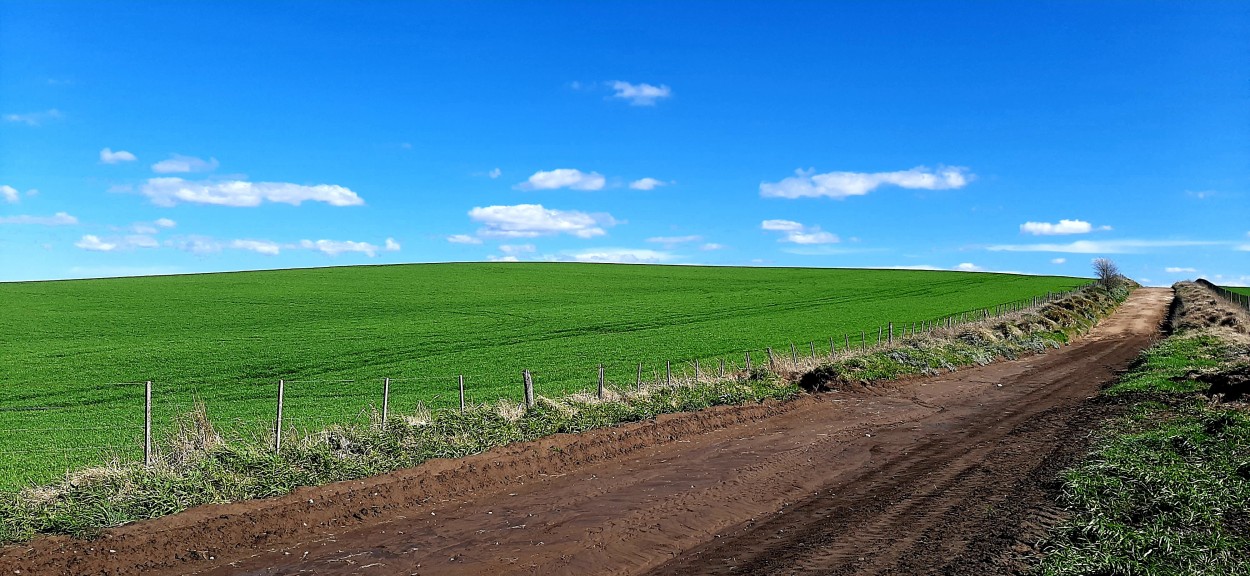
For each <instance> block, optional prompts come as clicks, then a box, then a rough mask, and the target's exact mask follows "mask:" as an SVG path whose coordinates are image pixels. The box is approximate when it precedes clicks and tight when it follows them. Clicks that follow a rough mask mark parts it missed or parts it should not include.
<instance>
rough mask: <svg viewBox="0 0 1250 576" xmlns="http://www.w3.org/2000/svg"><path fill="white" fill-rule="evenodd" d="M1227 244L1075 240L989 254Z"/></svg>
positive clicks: (1014, 247) (994, 248) (1018, 246)
mask: <svg viewBox="0 0 1250 576" xmlns="http://www.w3.org/2000/svg"><path fill="white" fill-rule="evenodd" d="M1222 244H1228V243H1227V242H1210V241H1205V240H1102V241H1095V240H1077V241H1076V242H1069V243H1067V244H995V245H992V246H987V247H986V248H985V249H986V250H989V251H991V252H1064V253H1069V254H1132V253H1139V252H1145V251H1149V250H1152V249H1165V248H1190V247H1195V246H1219V245H1222Z"/></svg>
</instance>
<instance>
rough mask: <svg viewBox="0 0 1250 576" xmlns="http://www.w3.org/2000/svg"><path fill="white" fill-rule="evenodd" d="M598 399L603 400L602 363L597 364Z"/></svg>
mask: <svg viewBox="0 0 1250 576" xmlns="http://www.w3.org/2000/svg"><path fill="white" fill-rule="evenodd" d="M599 399H600V400H603V364H600V365H599Z"/></svg>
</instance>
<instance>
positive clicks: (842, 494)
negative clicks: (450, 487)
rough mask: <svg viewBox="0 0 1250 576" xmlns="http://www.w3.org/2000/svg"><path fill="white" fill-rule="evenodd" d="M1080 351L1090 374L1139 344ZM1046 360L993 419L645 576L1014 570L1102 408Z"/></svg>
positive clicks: (1078, 377)
mask: <svg viewBox="0 0 1250 576" xmlns="http://www.w3.org/2000/svg"><path fill="white" fill-rule="evenodd" d="M1091 348H1093V349H1091V350H1090V351H1089V353H1090V354H1091V356H1093V358H1092V360H1093V361H1094V362H1092V363H1096V364H1094V365H1101V366H1105V367H1106V368H1107V369H1108V370H1107V371H1106V372H1107V373H1104V374H1102V375H1101V376H1102V378H1103V379H1109V378H1110V377H1111V374H1110V368H1112V367H1113V366H1116V365H1120V364H1123V363H1127V361H1128V358H1131V357H1132V356H1133V355H1135V354H1136V351H1137V350H1139V349H1140V346H1139V343H1137V342H1131V341H1120V342H1106V343H1095V344H1093V345H1091ZM1052 368H1053V369H1054V370H1056V371H1060V372H1066V373H1064V374H1063V375H1062V377H1061V379H1060V380H1059V381H1058V382H1056V383H1055V384H1054V385H1052V386H1049V387H1042V388H1039V389H1037V390H1036V391H1034V392H1033V393H1031V394H1030V395H1029V396H1028V397H1027V400H1026V401H1025V402H1023V403H1021V404H1020V405H1016V406H1013V407H1012V412H1011V414H1009V415H1007V416H1006V417H1004V418H1003V419H1002V420H1001V421H999V422H998V423H997V425H996V426H976V425H974V422H972V421H969V422H967V424H968V426H967V427H966V428H964V429H963V430H961V431H959V432H955V433H952V434H950V435H948V436H946V437H943V438H938V439H934V440H932V441H928V442H925V443H923V444H921V445H918V446H916V447H915V449H913V450H910V451H908V453H907V454H905V455H901V456H899V457H897V458H893V459H890V460H887V461H886V462H885V463H883V464H882V465H881V466H877V467H873V468H871V469H868V470H865V471H864V472H863V473H862V474H860V475H858V476H857V477H855V478H854V479H853V480H851V481H850V482H842V483H839V484H838V485H830V486H826V487H825V488H824V489H822V490H821V491H820V493H818V494H815V495H813V496H812V497H810V498H807V499H805V500H803V501H801V502H798V503H796V504H794V505H791V506H788V507H786V508H785V509H783V510H781V511H779V512H778V513H776V514H774V515H772V516H771V517H769V518H767V519H765V520H763V521H759V522H749V523H747V524H745V525H742V526H739V527H738V528H737V529H736V530H734V531H732V532H731V533H729V534H727V535H722V536H721V537H720V538H719V539H718V540H714V541H713V542H712V543H709V544H706V545H704V546H702V547H699V548H697V549H695V550H692V551H689V552H687V553H686V554H683V555H682V557H680V558H677V559H675V560H673V561H670V562H669V563H667V564H665V565H664V566H661V567H660V568H658V569H656V570H653V571H652V572H651V574H654V575H670V574H671V575H676V574H682V575H688V574H835V575H840V574H1009V573H1014V572H1016V571H1017V570H1018V569H1019V566H1020V563H1021V558H1022V557H1024V555H1026V554H1027V553H1028V551H1029V550H1030V547H1031V546H1032V545H1033V544H1034V543H1035V542H1036V539H1037V538H1040V535H1041V534H1042V533H1044V530H1045V528H1047V527H1049V526H1050V525H1053V523H1054V522H1055V521H1057V520H1058V519H1059V518H1060V516H1059V514H1058V513H1057V511H1056V510H1054V509H1053V507H1051V506H1049V505H1048V503H1049V502H1052V501H1053V500H1051V498H1052V497H1053V493H1054V488H1055V486H1054V483H1053V479H1054V476H1055V474H1057V473H1058V471H1059V470H1061V469H1062V466H1064V465H1065V464H1066V463H1068V462H1071V461H1072V460H1073V459H1074V458H1075V457H1076V456H1077V455H1079V454H1082V453H1083V451H1084V450H1085V448H1086V447H1087V444H1088V442H1087V438H1088V437H1089V435H1090V434H1089V430H1091V429H1092V428H1093V427H1095V426H1096V425H1097V424H1098V423H1099V422H1101V421H1102V419H1103V417H1104V415H1105V414H1107V413H1108V412H1109V409H1108V408H1106V407H1102V406H1101V404H1100V403H1098V402H1094V401H1090V400H1087V397H1088V396H1090V395H1092V394H1093V393H1094V392H1096V390H1097V388H1098V384H1099V382H1098V381H1096V380H1095V381H1091V376H1095V375H1091V374H1089V373H1087V372H1078V371H1064V370H1063V367H1062V366H1055V367H1052ZM1029 377H1030V378H1035V377H1043V378H1044V377H1046V374H1045V373H1042V374H1030V376H1029ZM1056 397H1060V398H1059V400H1058V401H1059V402H1060V404H1059V405H1055V402H1056ZM1048 487H1049V488H1050V489H1048Z"/></svg>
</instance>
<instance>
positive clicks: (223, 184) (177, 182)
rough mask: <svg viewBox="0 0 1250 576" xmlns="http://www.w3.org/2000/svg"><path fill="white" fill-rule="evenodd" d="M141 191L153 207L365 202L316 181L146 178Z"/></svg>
mask: <svg viewBox="0 0 1250 576" xmlns="http://www.w3.org/2000/svg"><path fill="white" fill-rule="evenodd" d="M141 192H142V193H143V195H145V196H147V197H148V198H151V199H152V203H153V204H156V205H157V206H174V205H176V204H178V203H179V202H189V203H192V204H214V205H218V206H241V207H251V206H259V205H260V204H261V203H262V202H277V203H282V204H292V205H295V206H298V205H300V204H301V203H303V202H325V203H326V204H329V205H331V206H359V205H361V204H364V203H365V201H364V200H363V199H361V197H360V196H358V195H357V194H356V193H355V192H353V191H351V190H350V189H348V188H345V187H343V186H337V185H331V184H319V185H316V186H303V185H300V184H291V183H288V182H247V181H244V180H223V181H199V182H193V181H189V180H183V179H182V178H172V177H169V178H149V179H148V181H147V183H146V184H144V185H143V187H142V189H141Z"/></svg>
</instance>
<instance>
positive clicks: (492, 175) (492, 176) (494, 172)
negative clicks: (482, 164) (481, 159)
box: [486, 168, 503, 180]
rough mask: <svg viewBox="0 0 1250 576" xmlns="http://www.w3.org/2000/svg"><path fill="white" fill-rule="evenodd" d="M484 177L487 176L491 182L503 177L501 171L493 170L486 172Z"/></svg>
mask: <svg viewBox="0 0 1250 576" xmlns="http://www.w3.org/2000/svg"><path fill="white" fill-rule="evenodd" d="M486 175H487V176H489V177H490V179H491V180H494V179H496V178H498V177H500V176H502V175H503V170H500V169H498V168H495V169H492V170H491V171H490V172H487V173H486Z"/></svg>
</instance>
